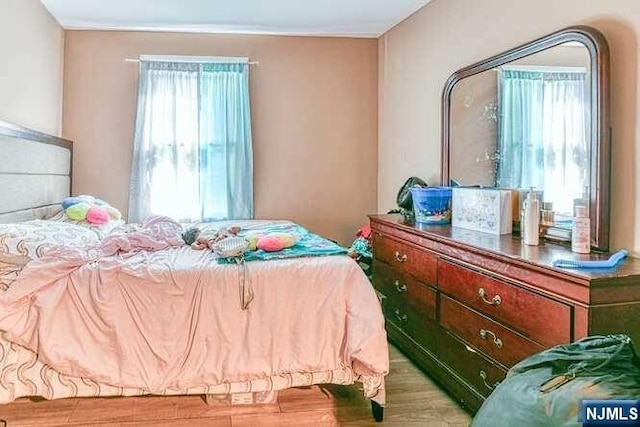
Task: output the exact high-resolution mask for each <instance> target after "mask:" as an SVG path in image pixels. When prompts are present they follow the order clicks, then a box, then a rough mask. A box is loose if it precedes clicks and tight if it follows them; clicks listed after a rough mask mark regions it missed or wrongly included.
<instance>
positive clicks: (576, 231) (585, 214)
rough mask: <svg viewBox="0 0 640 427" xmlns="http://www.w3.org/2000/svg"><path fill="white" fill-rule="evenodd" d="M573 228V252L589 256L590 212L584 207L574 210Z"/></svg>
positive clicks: (578, 206)
mask: <svg viewBox="0 0 640 427" xmlns="http://www.w3.org/2000/svg"><path fill="white" fill-rule="evenodd" d="M573 211H574V212H573V226H572V227H571V251H573V252H576V253H579V254H588V253H589V252H590V251H591V223H590V221H589V210H588V209H587V207H586V206H584V205H576V206H574V208H573Z"/></svg>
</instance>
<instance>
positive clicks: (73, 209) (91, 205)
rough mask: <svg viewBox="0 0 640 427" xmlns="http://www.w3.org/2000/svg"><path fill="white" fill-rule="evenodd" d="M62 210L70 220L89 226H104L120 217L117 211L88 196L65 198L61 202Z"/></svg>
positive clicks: (103, 202) (105, 203)
mask: <svg viewBox="0 0 640 427" xmlns="http://www.w3.org/2000/svg"><path fill="white" fill-rule="evenodd" d="M62 209H64V211H65V213H66V214H67V216H68V217H69V218H70V219H72V220H74V221H78V222H79V221H87V222H89V223H91V224H106V223H108V222H109V221H111V220H114V221H119V220H120V218H121V217H122V215H121V214H120V211H119V210H118V209H116V208H114V207H113V206H111V205H109V204H108V203H107V202H105V201H104V200H100V199H96V198H95V197H93V196H89V195H82V196H76V197H67V198H66V199H64V200H63V201H62Z"/></svg>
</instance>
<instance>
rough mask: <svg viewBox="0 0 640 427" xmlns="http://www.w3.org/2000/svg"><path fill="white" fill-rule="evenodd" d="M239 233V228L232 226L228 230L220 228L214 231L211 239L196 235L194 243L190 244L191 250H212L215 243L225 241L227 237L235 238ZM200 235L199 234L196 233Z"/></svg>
mask: <svg viewBox="0 0 640 427" xmlns="http://www.w3.org/2000/svg"><path fill="white" fill-rule="evenodd" d="M239 232H240V227H238V226H237V225H234V226H232V227H229V228H221V229H220V230H218V231H216V232H215V234H214V235H213V236H212V237H207V236H200V235H198V236H197V237H196V239H195V241H194V242H193V243H192V244H191V247H192V248H193V249H197V250H202V249H207V248H208V249H211V250H213V248H214V246H215V244H216V243H218V242H219V241H221V240H223V239H226V238H227V237H235V236H237V235H238V233H239ZM198 234H200V233H198Z"/></svg>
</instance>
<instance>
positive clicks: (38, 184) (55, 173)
mask: <svg viewBox="0 0 640 427" xmlns="http://www.w3.org/2000/svg"><path fill="white" fill-rule="evenodd" d="M72 159H73V143H72V142H71V141H69V140H66V139H62V138H58V137H56V136H51V135H47V134H45V133H42V132H37V131H34V130H31V129H27V128H25V127H22V126H18V125H14V124H12V123H7V122H3V121H1V120H0V223H7V222H20V221H27V220H31V219H38V218H44V217H46V216H49V215H51V214H53V213H55V212H57V211H59V210H60V202H61V201H62V200H63V199H64V198H65V197H68V196H69V195H70V194H71V162H72Z"/></svg>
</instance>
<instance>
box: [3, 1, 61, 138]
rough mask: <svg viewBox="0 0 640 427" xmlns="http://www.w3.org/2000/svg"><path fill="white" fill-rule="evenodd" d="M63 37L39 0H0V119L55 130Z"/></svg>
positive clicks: (58, 122) (57, 126) (57, 129)
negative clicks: (0, 63) (0, 59)
mask: <svg viewBox="0 0 640 427" xmlns="http://www.w3.org/2000/svg"><path fill="white" fill-rule="evenodd" d="M63 41H64V36H63V30H62V27H60V25H58V22H57V21H56V20H55V19H54V18H53V17H52V16H51V15H50V14H49V12H48V11H47V10H46V9H45V8H44V6H42V3H40V2H39V1H38V0H0V58H2V65H1V66H0V120H5V121H8V122H12V123H16V124H19V125H22V126H27V127H30V128H32V129H35V130H39V131H41V132H46V133H50V134H54V135H59V134H60V126H61V120H62V57H63Z"/></svg>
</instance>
